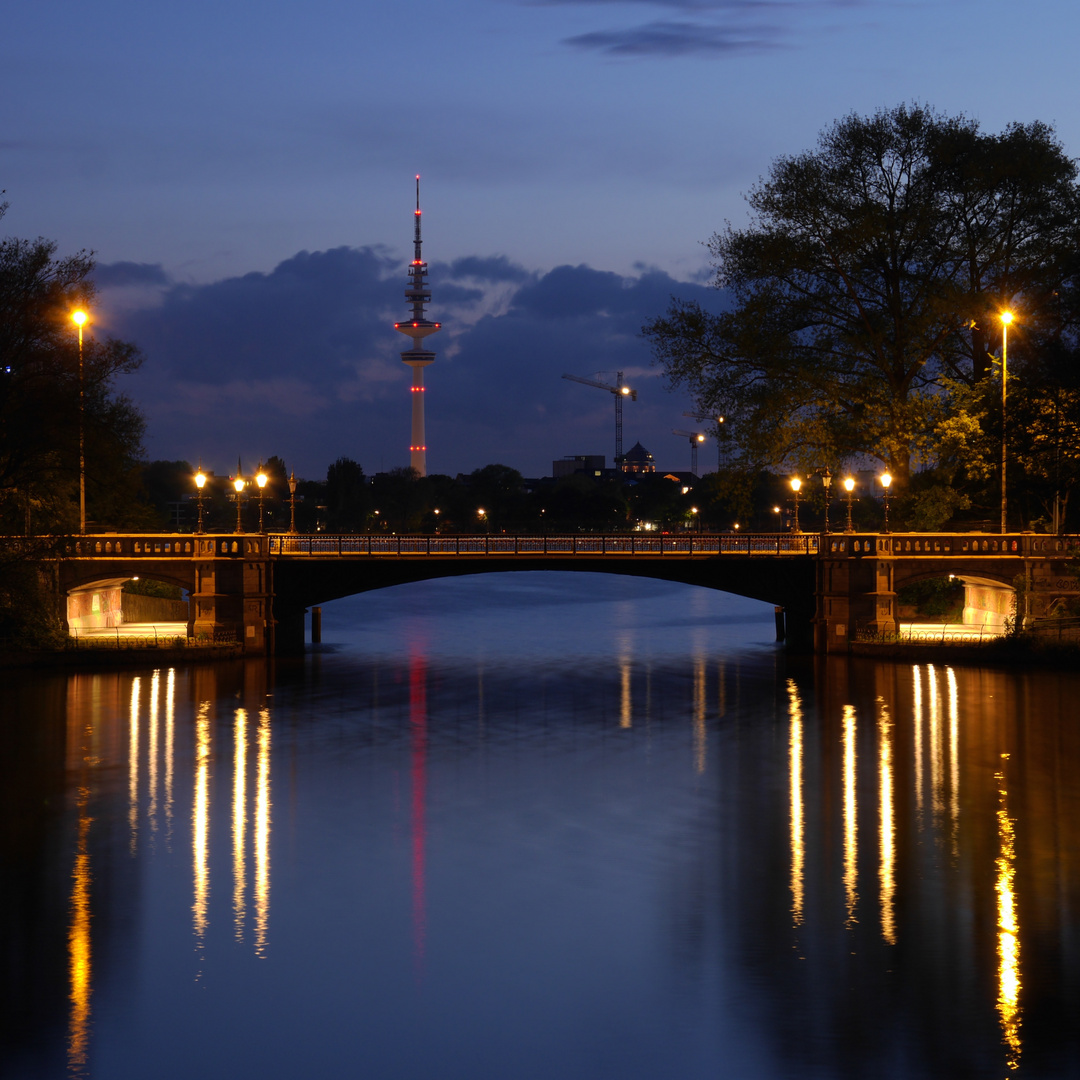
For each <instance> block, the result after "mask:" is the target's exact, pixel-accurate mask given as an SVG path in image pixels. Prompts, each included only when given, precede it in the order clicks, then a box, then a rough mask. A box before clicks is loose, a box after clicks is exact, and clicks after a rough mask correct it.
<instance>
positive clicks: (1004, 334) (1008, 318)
mask: <svg viewBox="0 0 1080 1080" xmlns="http://www.w3.org/2000/svg"><path fill="white" fill-rule="evenodd" d="M1012 321H1013V314H1012V312H1011V311H1003V312H1002V313H1001V531H1002V532H1005V530H1006V522H1005V519H1006V516H1007V511H1008V503H1007V501H1006V496H1005V445H1006V443H1005V417H1006V413H1005V383H1006V382H1007V380H1008V375H1009V323H1011V322H1012Z"/></svg>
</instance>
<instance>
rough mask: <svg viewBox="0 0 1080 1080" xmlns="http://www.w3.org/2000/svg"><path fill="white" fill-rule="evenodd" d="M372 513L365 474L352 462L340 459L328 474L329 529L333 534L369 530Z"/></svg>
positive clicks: (327, 506)
mask: <svg viewBox="0 0 1080 1080" xmlns="http://www.w3.org/2000/svg"><path fill="white" fill-rule="evenodd" d="M369 510H370V497H369V491H368V482H367V478H366V477H365V476H364V470H363V469H362V468H361V467H360V466H359V465H358V464H357V463H356V462H355V461H353V460H352V458H346V457H340V458H338V459H337V461H335V462H334V464H333V465H331V466H330V468H329V469H327V470H326V515H327V528H329V529H330V531H331V532H360V531H362V530H363V529H365V528H366V527H367V518H368V513H369Z"/></svg>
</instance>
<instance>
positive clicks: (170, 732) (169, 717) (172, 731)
mask: <svg viewBox="0 0 1080 1080" xmlns="http://www.w3.org/2000/svg"><path fill="white" fill-rule="evenodd" d="M175 737H176V668H169V676H168V679H167V680H166V683H165V827H166V833H165V836H166V839H168V840H171V839H172V814H173V747H174V744H175Z"/></svg>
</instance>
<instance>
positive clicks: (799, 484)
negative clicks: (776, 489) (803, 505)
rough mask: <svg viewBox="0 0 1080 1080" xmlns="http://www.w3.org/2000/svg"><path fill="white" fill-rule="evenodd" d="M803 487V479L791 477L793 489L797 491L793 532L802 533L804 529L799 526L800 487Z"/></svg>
mask: <svg viewBox="0 0 1080 1080" xmlns="http://www.w3.org/2000/svg"><path fill="white" fill-rule="evenodd" d="M801 487H802V481H801V480H800V479H799V478H798V477H797V476H793V477H792V478H791V490H792V491H793V492H794V493H795V522H794V528H792V530H791V531H792V532H797V533H800V532H802V529H800V528H799V489H800V488H801Z"/></svg>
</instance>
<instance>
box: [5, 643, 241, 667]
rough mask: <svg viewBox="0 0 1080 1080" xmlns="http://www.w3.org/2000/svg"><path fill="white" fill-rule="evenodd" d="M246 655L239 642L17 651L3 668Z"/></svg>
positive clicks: (192, 660)
mask: <svg viewBox="0 0 1080 1080" xmlns="http://www.w3.org/2000/svg"><path fill="white" fill-rule="evenodd" d="M242 655H243V646H241V645H240V644H239V643H235V642H234V643H230V644H227V645H180V646H176V645H166V644H164V643H162V644H160V645H156V646H155V645H144V646H135V647H126V646H124V645H123V644H121V645H119V646H113V647H106V646H104V645H93V646H82V647H80V648H77V649H15V650H12V651H8V652H0V668H58V669H69V668H102V667H105V668H122V667H145V666H146V665H147V664H152V665H153V666H154V667H158V666H160V665H162V664H191V663H200V664H201V663H204V662H205V661H207V660H235V659H236V658H237V657H239V656H242Z"/></svg>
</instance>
